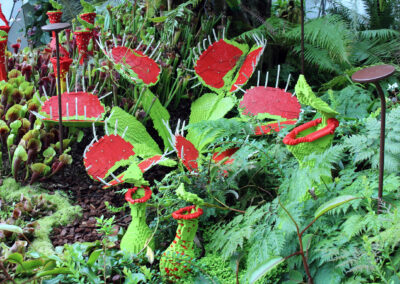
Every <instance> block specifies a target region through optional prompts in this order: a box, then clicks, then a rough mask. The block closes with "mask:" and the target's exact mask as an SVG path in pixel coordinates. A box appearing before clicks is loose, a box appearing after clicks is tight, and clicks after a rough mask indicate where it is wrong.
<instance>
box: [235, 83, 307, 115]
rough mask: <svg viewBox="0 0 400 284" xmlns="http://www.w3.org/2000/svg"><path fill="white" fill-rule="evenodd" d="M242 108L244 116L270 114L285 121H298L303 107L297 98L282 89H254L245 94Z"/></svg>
mask: <svg viewBox="0 0 400 284" xmlns="http://www.w3.org/2000/svg"><path fill="white" fill-rule="evenodd" d="M240 107H241V108H243V109H244V110H243V112H242V114H244V115H257V114H261V113H268V114H271V115H276V116H280V117H283V118H285V119H297V118H298V117H299V115H300V107H301V106H300V104H299V102H298V100H297V98H296V97H295V96H292V95H291V94H290V93H288V92H285V91H284V90H282V89H279V88H272V87H267V88H265V87H254V88H252V89H250V90H248V91H247V92H246V93H245V94H244V96H243V99H242V101H241V102H240Z"/></svg>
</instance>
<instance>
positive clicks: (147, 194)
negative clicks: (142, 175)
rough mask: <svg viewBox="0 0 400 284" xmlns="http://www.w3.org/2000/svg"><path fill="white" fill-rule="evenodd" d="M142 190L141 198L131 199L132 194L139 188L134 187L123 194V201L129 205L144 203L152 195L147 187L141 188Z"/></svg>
mask: <svg viewBox="0 0 400 284" xmlns="http://www.w3.org/2000/svg"><path fill="white" fill-rule="evenodd" d="M142 188H143V189H144V196H143V197H142V198H137V199H132V194H134V193H135V192H136V191H137V190H138V189H139V188H138V187H134V188H130V189H128V191H127V192H126V193H125V200H126V201H128V202H129V203H131V204H135V203H145V202H146V201H148V200H149V199H150V198H151V194H152V193H153V192H152V191H151V189H150V187H148V186H142Z"/></svg>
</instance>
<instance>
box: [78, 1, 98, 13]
mask: <svg viewBox="0 0 400 284" xmlns="http://www.w3.org/2000/svg"><path fill="white" fill-rule="evenodd" d="M80 3H81V5H82V7H83V12H84V13H93V12H94V11H95V10H96V9H95V7H94V6H93V5H91V4H90V3H88V2H86V1H85V0H80Z"/></svg>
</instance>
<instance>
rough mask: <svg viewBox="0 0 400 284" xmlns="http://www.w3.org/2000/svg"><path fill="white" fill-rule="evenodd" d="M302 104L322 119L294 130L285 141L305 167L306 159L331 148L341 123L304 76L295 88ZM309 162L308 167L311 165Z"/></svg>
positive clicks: (301, 76) (335, 113)
mask: <svg viewBox="0 0 400 284" xmlns="http://www.w3.org/2000/svg"><path fill="white" fill-rule="evenodd" d="M295 91H296V95H297V98H298V100H299V102H300V103H302V104H304V105H309V106H311V107H313V108H314V109H316V110H317V112H318V113H320V114H321V118H318V119H316V120H313V121H310V122H307V123H305V124H303V125H300V126H298V127H296V128H294V129H293V130H292V131H291V132H290V133H289V134H288V135H286V137H285V138H284V139H283V143H285V144H286V145H287V147H288V149H289V151H290V152H292V153H293V155H294V156H295V157H296V158H297V160H298V161H299V163H300V166H302V167H303V166H305V165H306V164H305V163H304V159H305V157H306V156H308V155H310V154H312V153H322V152H324V151H325V150H326V149H327V148H329V147H330V145H331V143H332V140H333V134H334V132H335V129H336V128H337V127H338V126H339V121H338V120H337V119H336V118H335V116H336V115H337V114H338V113H337V112H336V111H334V110H332V109H331V108H330V107H329V106H328V104H327V103H326V102H324V101H323V100H321V99H320V98H318V97H316V96H315V94H314V93H313V91H312V90H311V87H310V86H309V85H308V84H307V82H306V80H305V78H304V76H303V75H300V77H299V80H298V81H297V84H296V87H295ZM310 163H312V162H309V163H308V165H310Z"/></svg>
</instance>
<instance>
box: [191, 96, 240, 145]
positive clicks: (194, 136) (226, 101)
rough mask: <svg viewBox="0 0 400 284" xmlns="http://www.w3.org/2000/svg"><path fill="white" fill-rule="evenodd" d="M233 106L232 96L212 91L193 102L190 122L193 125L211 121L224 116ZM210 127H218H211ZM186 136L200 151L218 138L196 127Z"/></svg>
mask: <svg viewBox="0 0 400 284" xmlns="http://www.w3.org/2000/svg"><path fill="white" fill-rule="evenodd" d="M233 106H234V99H233V98H232V97H224V96H223V95H216V94H212V93H207V94H204V95H203V96H201V97H200V98H198V99H197V100H196V101H194V102H193V103H192V105H191V112H190V118H189V124H190V125H192V124H195V123H198V122H201V121H207V123H209V122H210V121H213V120H217V119H220V118H223V117H224V116H225V115H226V114H227V113H228V111H230V110H231V109H232V107H233ZM210 129H216V128H214V127H210ZM186 137H187V139H188V140H189V141H191V142H192V143H193V145H194V146H195V147H196V149H198V150H199V151H200V152H201V151H202V150H203V149H204V148H205V147H206V146H207V145H208V144H209V143H210V142H212V141H214V140H215V138H216V137H215V136H214V135H211V133H210V132H207V131H205V132H203V131H198V130H196V129H195V128H189V130H188V134H187V136H186Z"/></svg>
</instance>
